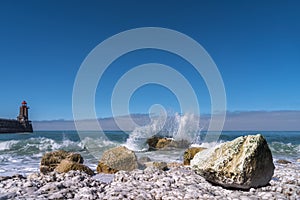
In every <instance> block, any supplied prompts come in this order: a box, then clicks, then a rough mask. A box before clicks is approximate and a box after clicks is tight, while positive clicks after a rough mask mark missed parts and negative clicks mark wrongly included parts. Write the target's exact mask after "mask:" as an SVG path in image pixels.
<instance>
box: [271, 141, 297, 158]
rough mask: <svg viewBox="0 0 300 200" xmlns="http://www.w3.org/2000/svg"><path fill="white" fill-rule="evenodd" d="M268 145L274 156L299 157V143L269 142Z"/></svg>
mask: <svg viewBox="0 0 300 200" xmlns="http://www.w3.org/2000/svg"><path fill="white" fill-rule="evenodd" d="M269 147H270V149H271V151H272V153H273V155H274V156H275V157H292V158H299V157H300V144H292V143H283V142H271V143H269Z"/></svg>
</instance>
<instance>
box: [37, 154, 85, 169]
mask: <svg viewBox="0 0 300 200" xmlns="http://www.w3.org/2000/svg"><path fill="white" fill-rule="evenodd" d="M64 159H67V160H69V161H72V162H76V163H83V158H82V157H81V155H80V154H77V153H72V152H67V151H64V150H58V151H54V152H49V153H46V154H45V155H43V157H42V159H41V163H40V172H41V173H44V174H45V173H48V172H52V171H53V170H54V169H55V168H56V167H57V165H58V164H59V163H60V162H61V161H62V160H64Z"/></svg>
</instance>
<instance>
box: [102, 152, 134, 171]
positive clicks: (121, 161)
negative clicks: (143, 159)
mask: <svg viewBox="0 0 300 200" xmlns="http://www.w3.org/2000/svg"><path fill="white" fill-rule="evenodd" d="M137 168H138V162H137V157H136V155H135V153H134V152H133V151H131V150H129V149H127V148H126V147H124V146H120V147H115V148H112V149H109V150H107V151H105V152H104V153H103V155H102V158H101V160H100V161H99V164H98V166H97V172H99V173H115V172H117V171H120V170H124V171H132V170H134V169H137Z"/></svg>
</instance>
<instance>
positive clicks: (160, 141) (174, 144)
mask: <svg viewBox="0 0 300 200" xmlns="http://www.w3.org/2000/svg"><path fill="white" fill-rule="evenodd" d="M147 144H148V145H149V150H157V149H168V148H187V147H188V146H189V145H190V143H189V141H187V140H179V141H176V140H174V139H172V138H166V137H159V136H153V137H151V138H149V139H148V140H147Z"/></svg>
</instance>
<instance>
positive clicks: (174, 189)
mask: <svg viewBox="0 0 300 200" xmlns="http://www.w3.org/2000/svg"><path fill="white" fill-rule="evenodd" d="M151 139H152V140H148V143H150V141H151V143H152V144H153V145H155V149H157V148H158V147H161V146H162V145H161V144H163V143H164V144H166V145H165V146H164V147H163V148H170V147H174V146H175V144H176V142H172V141H173V140H170V141H168V142H166V138H160V139H157V138H156V139H154V138H151ZM160 141H161V142H160ZM159 143H161V144H159ZM172 143H173V144H172ZM158 144H159V145H158ZM184 144H185V142H183V141H180V142H179V143H177V144H176V145H178V146H179V145H184ZM83 161H84V160H83V158H82V157H81V155H80V154H77V153H72V152H66V151H62V150H60V151H55V152H49V153H46V154H45V155H44V156H43V158H42V160H41V166H40V173H37V174H31V175H29V176H28V177H26V178H25V177H22V176H12V177H2V178H0V188H1V189H0V194H4V195H0V200H1V199H7V198H16V199H199V198H207V199H224V198H227V199H234V198H241V197H244V199H246V198H250V199H257V198H265V199H270V198H271V199H272V198H282V199H284V198H287V197H289V198H291V199H297V197H298V196H299V195H300V189H299V188H300V181H299V180H300V177H299V166H297V165H294V164H293V163H289V162H283V161H279V162H278V163H277V165H278V169H276V170H275V175H274V176H273V174H274V168H275V167H274V164H273V158H272V154H271V151H270V149H269V147H268V145H267V142H266V140H265V139H264V138H263V137H262V136H261V135H252V136H244V137H239V138H237V139H235V140H233V141H231V142H227V143H223V144H221V145H219V146H216V147H214V148H211V149H205V148H201V147H197V148H196V147H192V148H189V149H187V150H186V151H185V152H184V162H183V163H181V164H179V163H165V162H152V161H151V160H150V159H149V158H147V157H142V158H139V159H138V158H137V157H136V155H135V153H134V152H133V151H130V150H129V149H127V148H126V147H123V146H121V147H116V148H113V149H109V150H107V151H105V152H104V153H103V155H102V158H101V160H100V161H99V164H98V166H97V169H96V170H97V172H98V174H97V175H94V171H93V170H91V169H90V168H89V167H87V166H85V165H84V164H83ZM183 164H184V165H187V166H184V165H183ZM189 165H190V166H189ZM283 165H285V166H289V168H288V169H284V167H282V166H283ZM104 174H110V175H104ZM93 175H94V176H93ZM199 175H200V176H199ZM272 177H273V179H272ZM212 184H214V185H212ZM226 188H231V189H235V190H228V189H226ZM240 189H242V190H245V189H246V190H247V191H242V190H240ZM242 199H243V198H242Z"/></svg>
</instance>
